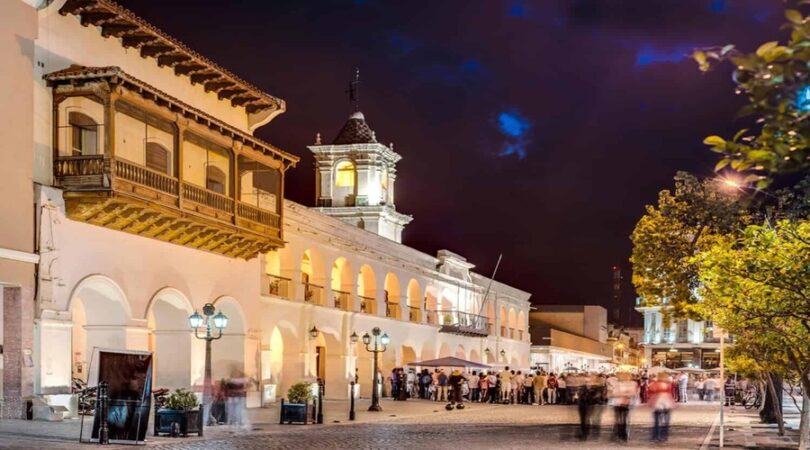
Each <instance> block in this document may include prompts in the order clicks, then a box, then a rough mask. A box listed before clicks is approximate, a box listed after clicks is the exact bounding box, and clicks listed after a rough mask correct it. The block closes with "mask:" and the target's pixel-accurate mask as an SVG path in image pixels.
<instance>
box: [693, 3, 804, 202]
mask: <svg viewBox="0 0 810 450" xmlns="http://www.w3.org/2000/svg"><path fill="white" fill-rule="evenodd" d="M800 3H807V2H806V1H801V2H800ZM785 17H786V18H787V20H788V24H787V26H788V28H789V29H790V30H791V33H790V39H789V40H788V41H787V42H786V43H785V44H784V45H781V44H780V43H779V42H778V41H771V42H766V43H764V44H762V45H761V46H760V47H759V48H758V49H757V50H756V52H754V53H742V52H740V51H738V50H737V49H736V48H735V47H734V46H733V45H726V46H723V47H714V48H707V49H701V50H696V51H695V52H694V53H693V57H694V59H695V61H697V63H698V65H699V67H700V69H701V70H702V71H704V72H705V71H708V70H711V69H712V68H714V67H715V66H717V65H718V63H722V62H730V63H732V64H733V65H734V72H733V80H734V83H735V84H736V92H737V93H738V94H741V95H745V96H746V99H747V101H748V103H747V104H746V105H745V106H744V107H743V108H742V110H741V111H740V115H741V116H751V117H752V118H753V122H754V126H753V127H751V128H743V129H741V130H739V131H738V132H737V133H736V134H735V135H734V136H733V137H730V138H723V137H720V136H709V137H707V138H706V139H705V140H704V141H703V142H704V143H705V144H707V145H709V146H711V147H712V150H713V151H715V152H717V153H720V155H721V156H722V158H721V159H720V161H719V162H718V163H717V165H716V167H715V170H720V169H722V168H724V167H726V166H729V167H730V168H731V169H733V170H736V171H740V172H743V171H745V172H748V175H747V177H746V182H747V183H753V182H755V183H756V186H757V187H758V188H765V187H767V186H768V185H769V184H770V183H771V181H772V175H773V174H774V173H791V172H802V171H806V170H807V169H809V168H810V20H808V18H807V17H805V16H803V15H802V13H801V12H799V11H798V10H795V9H789V10H787V11H786V12H785Z"/></svg>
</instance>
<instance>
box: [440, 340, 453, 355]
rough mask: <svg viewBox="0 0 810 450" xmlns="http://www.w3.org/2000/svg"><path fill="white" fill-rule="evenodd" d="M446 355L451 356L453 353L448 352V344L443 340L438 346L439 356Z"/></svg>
mask: <svg viewBox="0 0 810 450" xmlns="http://www.w3.org/2000/svg"><path fill="white" fill-rule="evenodd" d="M447 356H453V354H452V353H450V346H449V345H447V343H446V342H444V343H442V345H441V347H439V358H444V357H447Z"/></svg>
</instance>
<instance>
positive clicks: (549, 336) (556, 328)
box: [529, 305, 616, 373]
mask: <svg viewBox="0 0 810 450" xmlns="http://www.w3.org/2000/svg"><path fill="white" fill-rule="evenodd" d="M529 324H530V329H529V334H530V335H531V339H532V347H531V364H532V367H534V368H536V369H543V370H545V371H546V372H555V373H559V372H567V371H584V372H591V371H598V372H605V371H609V370H612V369H613V368H614V367H615V366H616V361H615V350H614V342H610V341H609V336H608V323H607V309H605V308H604V307H602V306H595V305H584V306H580V305H539V306H537V307H536V309H535V310H534V311H532V312H531V313H530V314H529Z"/></svg>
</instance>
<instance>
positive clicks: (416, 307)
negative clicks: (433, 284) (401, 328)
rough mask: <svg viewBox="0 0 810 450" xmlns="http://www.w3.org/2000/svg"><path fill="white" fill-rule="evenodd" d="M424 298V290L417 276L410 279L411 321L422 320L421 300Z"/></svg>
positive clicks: (409, 314)
mask: <svg viewBox="0 0 810 450" xmlns="http://www.w3.org/2000/svg"><path fill="white" fill-rule="evenodd" d="M421 298H422V292H421V289H420V288H419V282H418V281H416V279H415V278H411V280H410V281H408V320H410V321H411V322H417V323H418V322H420V321H421V319H422V317H421V307H420V304H419V300H420V299H421Z"/></svg>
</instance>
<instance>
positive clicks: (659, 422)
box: [647, 372, 675, 442]
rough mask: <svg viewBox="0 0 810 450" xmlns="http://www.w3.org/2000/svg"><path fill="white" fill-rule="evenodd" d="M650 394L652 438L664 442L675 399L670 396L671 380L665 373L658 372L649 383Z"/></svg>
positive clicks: (648, 390)
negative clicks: (654, 378) (652, 422)
mask: <svg viewBox="0 0 810 450" xmlns="http://www.w3.org/2000/svg"><path fill="white" fill-rule="evenodd" d="M647 392H648V394H649V396H650V406H651V407H652V409H653V419H654V421H655V422H654V423H655V424H654V425H653V433H652V440H654V441H657V442H664V441H666V440H667V438H668V434H669V418H670V411H671V410H672V406H673V405H674V404H675V400H674V399H673V397H672V381H671V380H670V379H669V377H668V376H667V374H666V373H664V372H659V373H658V377H657V379H656V380H655V381H654V382H652V383H650V387H649V388H648V389H647Z"/></svg>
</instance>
